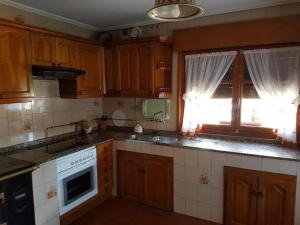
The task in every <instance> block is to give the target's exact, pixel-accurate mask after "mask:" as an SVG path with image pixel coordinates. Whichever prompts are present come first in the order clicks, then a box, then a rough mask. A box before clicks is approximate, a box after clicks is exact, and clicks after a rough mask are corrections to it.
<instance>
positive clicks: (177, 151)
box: [174, 148, 185, 165]
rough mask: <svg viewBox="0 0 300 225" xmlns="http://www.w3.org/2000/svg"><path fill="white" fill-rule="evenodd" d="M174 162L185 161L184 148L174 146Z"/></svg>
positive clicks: (181, 162)
mask: <svg viewBox="0 0 300 225" xmlns="http://www.w3.org/2000/svg"><path fill="white" fill-rule="evenodd" d="M174 163H175V164H180V165H184V163H185V150H184V149H182V148H174Z"/></svg>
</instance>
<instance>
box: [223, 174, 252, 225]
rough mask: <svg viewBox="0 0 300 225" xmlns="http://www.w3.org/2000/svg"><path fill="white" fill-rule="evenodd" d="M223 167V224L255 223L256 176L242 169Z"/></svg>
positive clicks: (247, 224)
mask: <svg viewBox="0 0 300 225" xmlns="http://www.w3.org/2000/svg"><path fill="white" fill-rule="evenodd" d="M232 171H233V170H229V169H228V170H226V169H225V181H226V184H225V199H226V202H225V205H224V209H225V215H226V217H225V224H226V225H255V224H256V204H257V198H256V192H257V185H258V177H257V176H255V175H254V176H253V175H252V174H251V173H250V174H249V172H245V171H243V170H238V169H236V170H234V172H232Z"/></svg>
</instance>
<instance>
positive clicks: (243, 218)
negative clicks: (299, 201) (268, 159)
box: [224, 167, 296, 225]
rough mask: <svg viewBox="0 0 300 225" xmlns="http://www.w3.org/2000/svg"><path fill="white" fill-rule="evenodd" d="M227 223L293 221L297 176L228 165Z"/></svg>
mask: <svg viewBox="0 0 300 225" xmlns="http://www.w3.org/2000/svg"><path fill="white" fill-rule="evenodd" d="M224 172H225V193H224V197H225V204H224V213H225V214H224V215H225V216H224V224H225V225H293V224H294V212H295V197H296V196H295V195H296V177H294V176H288V175H281V174H274V173H265V172H258V171H252V170H244V169H238V168H232V167H225V171H224Z"/></svg>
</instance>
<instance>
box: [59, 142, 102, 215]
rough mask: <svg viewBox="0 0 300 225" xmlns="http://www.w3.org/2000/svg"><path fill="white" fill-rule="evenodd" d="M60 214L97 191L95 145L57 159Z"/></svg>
mask: <svg viewBox="0 0 300 225" xmlns="http://www.w3.org/2000/svg"><path fill="white" fill-rule="evenodd" d="M56 162H57V181H58V182H57V183H58V199H59V209H60V215H63V214H65V213H67V212H68V211H70V210H71V209H73V208H75V207H76V206H79V205H80V204H82V203H84V202H85V201H87V200H88V199H90V198H92V197H93V196H95V195H96V194H97V193H98V180H97V151H96V147H91V148H87V149H84V150H82V151H79V152H75V153H73V154H70V155H67V156H64V157H61V158H59V159H57V161H56Z"/></svg>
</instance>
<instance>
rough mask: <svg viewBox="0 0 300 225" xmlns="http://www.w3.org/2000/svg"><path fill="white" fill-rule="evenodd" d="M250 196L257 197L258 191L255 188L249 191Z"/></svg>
mask: <svg viewBox="0 0 300 225" xmlns="http://www.w3.org/2000/svg"><path fill="white" fill-rule="evenodd" d="M249 196H251V197H257V192H256V191H255V190H252V191H250V192H249Z"/></svg>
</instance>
